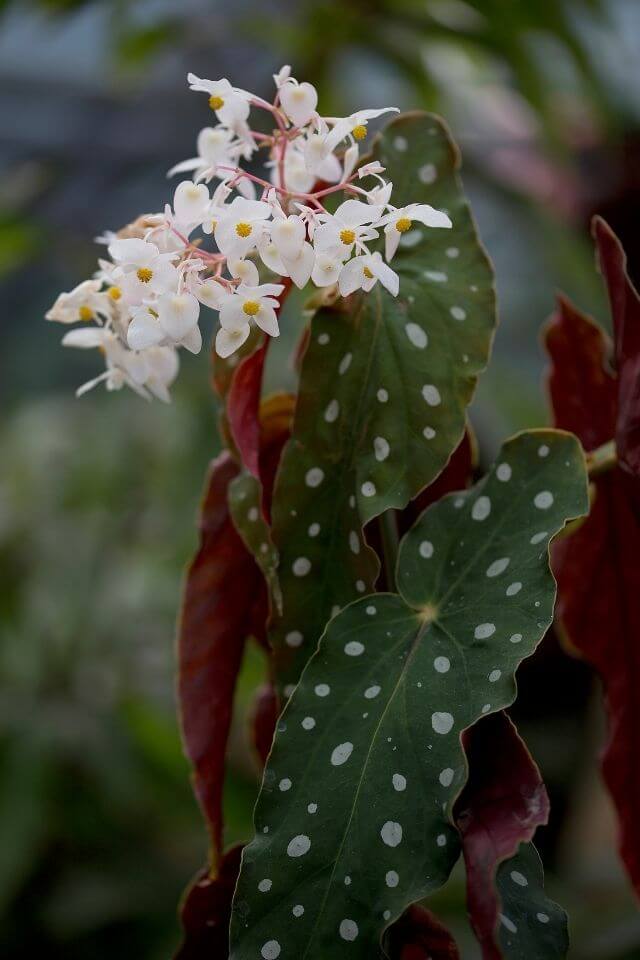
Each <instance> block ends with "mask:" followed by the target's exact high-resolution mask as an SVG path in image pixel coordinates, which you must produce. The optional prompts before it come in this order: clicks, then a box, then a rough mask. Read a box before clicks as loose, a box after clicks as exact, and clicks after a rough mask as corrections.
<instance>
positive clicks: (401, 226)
mask: <svg viewBox="0 0 640 960" xmlns="http://www.w3.org/2000/svg"><path fill="white" fill-rule="evenodd" d="M410 229H411V220H410V219H409V217H400V219H399V220H396V230H397V231H398V233H406V232H407V230H410Z"/></svg>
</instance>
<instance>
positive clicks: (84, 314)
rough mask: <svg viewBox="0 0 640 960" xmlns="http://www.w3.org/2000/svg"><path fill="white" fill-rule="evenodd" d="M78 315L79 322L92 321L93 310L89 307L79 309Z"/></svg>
mask: <svg viewBox="0 0 640 960" xmlns="http://www.w3.org/2000/svg"><path fill="white" fill-rule="evenodd" d="M78 314H79V316H80V319H81V320H93V310H92V309H91V307H80V309H79V310H78Z"/></svg>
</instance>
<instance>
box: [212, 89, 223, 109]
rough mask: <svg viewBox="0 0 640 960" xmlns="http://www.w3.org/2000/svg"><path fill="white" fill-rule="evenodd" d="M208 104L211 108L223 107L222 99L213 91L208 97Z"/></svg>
mask: <svg viewBox="0 0 640 960" xmlns="http://www.w3.org/2000/svg"><path fill="white" fill-rule="evenodd" d="M209 106H210V107H211V109H212V110H221V109H222V107H224V100H223V99H222V97H217V96H216V95H215V93H212V94H211V96H210V97H209Z"/></svg>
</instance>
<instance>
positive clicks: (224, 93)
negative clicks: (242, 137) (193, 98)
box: [187, 73, 251, 134]
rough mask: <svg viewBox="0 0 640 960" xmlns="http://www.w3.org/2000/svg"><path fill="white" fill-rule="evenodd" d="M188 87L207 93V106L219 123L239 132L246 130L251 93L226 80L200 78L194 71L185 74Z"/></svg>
mask: <svg viewBox="0 0 640 960" xmlns="http://www.w3.org/2000/svg"><path fill="white" fill-rule="evenodd" d="M187 80H188V81H189V88H190V89H191V90H197V91H199V92H201V93H208V94H209V106H210V107H211V109H212V110H213V111H215V114H216V116H217V118H218V120H219V121H220V122H221V123H224V124H225V125H226V126H227V127H231V129H232V130H235V131H236V132H239V133H241V134H243V133H245V132H246V123H245V121H246V119H247V117H248V116H249V100H250V99H251V94H250V93H248V92H247V91H246V90H240V89H239V88H238V87H232V86H231V84H230V83H229V81H228V80H226V79H224V78H223V79H222V80H201V79H200V77H196V75H195V74H194V73H190V74H189V75H188V76H187Z"/></svg>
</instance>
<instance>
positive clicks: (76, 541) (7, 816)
mask: <svg viewBox="0 0 640 960" xmlns="http://www.w3.org/2000/svg"><path fill="white" fill-rule="evenodd" d="M283 62H287V63H292V64H293V68H294V74H295V75H296V76H298V77H299V78H300V79H307V80H310V81H312V82H313V83H315V84H317V85H318V87H319V89H320V95H321V109H322V110H323V112H325V113H327V114H333V115H335V114H342V113H346V112H350V111H351V110H353V109H357V108H361V107H370V106H371V107H375V106H386V105H397V106H399V107H401V108H413V107H422V108H426V109H431V110H436V111H437V112H440V113H442V114H443V115H444V116H445V117H446V119H447V120H448V122H449V124H450V125H451V127H452V129H453V131H454V134H455V136H456V138H457V140H458V142H459V143H460V145H461V148H462V151H463V156H464V168H463V174H464V179H465V184H466V187H467V190H468V192H469V194H470V196H471V199H472V202H473V205H474V210H475V213H476V216H477V219H478V221H479V227H480V232H481V236H482V238H483V240H484V242H485V244H486V246H487V248H488V250H489V252H490V254H491V256H492V258H493V260H494V262H495V264H496V270H497V280H498V291H499V297H500V311H501V327H500V330H499V333H498V337H497V340H496V345H495V353H494V359H493V363H492V366H491V369H490V372H489V373H488V374H487V375H486V376H485V377H484V379H483V381H482V383H481V387H480V390H479V393H478V397H477V400H476V402H475V404H474V408H473V412H472V414H473V421H474V425H475V428H476V432H477V433H478V436H479V440H480V444H481V448H482V457H483V460H484V461H486V460H488V459H490V458H491V455H492V454H493V452H494V450H495V448H496V446H497V444H498V443H499V442H500V440H501V439H503V438H504V437H505V436H506V435H508V434H509V433H511V432H513V431H514V430H516V429H519V428H521V427H525V426H531V425H538V424H540V423H543V422H546V420H547V412H546V404H545V400H544V394H543V392H542V390H541V375H542V369H543V363H544V361H543V357H542V353H541V350H540V347H539V343H538V338H539V331H540V327H541V324H542V323H543V321H544V320H545V318H546V317H547V316H548V315H549V313H550V311H551V310H552V308H553V297H554V291H555V290H556V289H557V288H562V289H563V290H565V291H566V292H567V293H569V294H570V295H571V296H573V297H574V298H575V299H576V300H577V302H578V303H579V304H580V305H581V306H582V307H584V308H586V309H587V310H589V311H590V312H592V313H594V314H595V315H596V316H597V317H598V318H599V319H601V321H602V322H603V323H605V324H608V316H607V312H606V308H605V304H604V299H603V293H602V288H601V284H600V281H599V278H598V277H597V276H596V274H595V272H594V269H593V252H592V246H591V243H590V238H589V221H590V218H591V216H592V215H593V213H595V212H600V213H602V214H604V215H605V216H606V217H607V218H608V219H609V221H610V222H611V223H612V225H613V226H614V228H615V229H616V230H618V232H619V233H620V234H621V236H622V238H623V240H624V242H625V243H626V245H627V247H628V250H629V253H630V256H631V263H632V268H633V270H634V271H636V274H635V275H636V276H637V271H638V269H639V267H640V257H639V250H638V247H639V243H640V241H639V239H638V238H639V237H640V232H639V231H638V224H639V223H640V82H639V80H640V72H639V68H638V63H639V62H640V3H638V2H637V0H599V2H597V0H573V2H566V3H565V2H561V0H549V2H546V0H526V2H525V0H486V2H483V0H475V2H471V0H466V2H463V0H420V2H411V0H368V2H355V0H342V2H339V0H336V2H330V0H325V2H320V0H318V2H312V0H306V2H304V0H302V2H301V0H298V2H293V0H291V2H289V0H279V2H277V0H267V2H264V0H262V2H258V0H256V2H252V0H235V2H234V3H233V4H231V3H229V2H213V0H208V2H207V0H164V2H160V0H157V2H145V0H141V2H135V3H126V2H124V0H120V2H117V0H112V2H106V0H105V2H93V3H91V2H87V3H82V2H72V0H66V2H62V0H60V2H58V3H54V2H40V3H37V2H32V3H29V2H26V0H25V2H13V3H11V2H6V0H4V2H2V0H0V170H1V171H2V173H1V177H0V291H1V303H2V311H1V314H0V318H1V319H0V322H1V327H0V336H1V341H0V343H1V352H0V358H1V359H0V363H1V376H0V403H1V410H2V418H1V422H0V464H1V466H0V631H1V634H2V641H1V644H0V914H1V917H2V919H1V920H0V952H1V954H2V957H3V958H5V957H6V958H7V960H9V958H11V960H13V958H18V957H20V958H22V957H25V956H27V955H34V956H43V957H45V956H46V957H47V960H58V958H65V960H76V958H81V957H82V958H85V957H92V958H93V960H103V958H105V960H106V958H107V957H109V958H111V957H112V956H114V954H115V955H117V956H118V957H119V958H122V960H128V958H131V960H134V958H135V960H164V958H167V957H168V956H170V953H171V951H172V949H173V948H174V947H175V945H176V943H177V939H178V936H179V931H178V925H177V921H176V903H177V901H178V898H179V895H180V892H181V890H182V889H183V888H184V886H185V884H186V883H187V881H188V879H189V877H190V876H191V875H192V874H193V873H194V872H195V870H196V869H197V868H198V867H199V866H201V864H202V863H203V861H204V858H205V855H206V842H205V833H204V829H203V826H202V823H201V820H200V817H199V813H198V810H197V808H196V805H195V802H194V800H193V799H192V796H191V792H190V787H189V782H188V768H187V765H186V763H185V761H184V759H183V757H182V754H181V749H180V741H179V736H178V732H177V726H176V720H175V701H174V679H173V674H174V622H175V614H176V609H177V606H178V601H179V589H180V580H181V576H182V571H183V568H184V565H185V563H186V561H187V560H188V558H189V556H190V554H191V552H192V551H193V549H194V545H195V522H194V521H195V514H196V509H197V504H198V499H199V494H200V488H201V484H202V478H203V475H204V469H205V465H206V463H207V461H208V459H209V458H210V456H211V455H212V454H213V453H215V451H216V449H217V446H218V440H217V438H216V411H215V405H214V402H213V400H212V398H211V396H210V393H209V389H208V360H207V356H206V351H203V353H202V355H201V356H199V357H196V358H193V357H190V356H189V355H186V359H185V360H184V363H183V369H182V372H181V376H180V378H179V380H178V382H177V385H176V387H175V390H174V403H173V405H172V406H171V407H168V408H165V407H164V406H162V405H161V404H159V403H155V404H152V405H151V404H145V403H144V402H143V401H141V400H139V399H138V398H137V397H135V396H133V395H132V394H128V395H109V396H108V395H106V394H105V393H103V392H95V393H92V394H90V395H89V396H87V397H85V398H83V399H82V400H80V401H78V400H75V399H74V397H73V390H74V389H75V386H76V385H77V384H78V383H80V382H82V381H84V380H86V379H89V378H90V377H92V376H94V375H96V374H97V373H98V372H99V369H98V367H99V365H98V362H97V360H96V358H95V357H94V356H92V355H91V354H89V353H84V352H80V351H78V352H74V351H65V350H62V349H61V348H60V347H59V343H58V341H59V339H60V336H61V328H60V327H58V326H56V325H53V324H45V323H44V322H43V321H42V316H43V314H44V312H45V311H46V309H47V308H48V307H49V306H50V304H51V302H52V301H53V299H54V298H55V296H56V294H57V292H58V291H59V290H62V289H70V288H71V287H72V286H74V285H75V284H76V283H77V282H78V281H79V280H80V279H82V278H83V277H85V276H87V275H88V274H89V273H90V272H91V271H92V270H93V269H94V264H95V256H96V254H97V249H96V247H95V246H93V244H92V242H91V241H92V238H93V237H94V236H95V235H96V234H98V233H100V232H101V231H102V230H103V229H105V228H112V229H117V228H118V227H119V226H121V225H122V224H123V223H125V222H128V221H130V220H131V219H133V218H134V217H135V216H136V215H137V214H138V213H141V212H147V211H152V210H157V209H161V207H162V205H163V203H164V202H165V200H166V199H169V198H170V191H171V190H172V188H171V187H170V185H169V184H168V183H167V181H166V177H165V172H166V170H167V169H168V168H169V167H170V166H171V165H172V164H173V163H175V162H176V161H178V160H181V159H184V158H186V157H189V156H192V155H193V154H194V152H195V151H194V144H195V137H196V134H197V132H198V130H199V128H200V127H201V126H204V125H206V124H208V123H210V122H211V115H210V113H209V112H208V110H207V108H206V98H204V97H201V96H197V95H194V94H190V93H189V92H188V90H187V84H186V73H187V71H188V70H193V71H194V72H195V73H197V74H199V75H200V76H205V77H210V78H217V77H219V76H228V77H229V78H230V79H231V81H232V82H234V83H237V84H238V85H241V86H243V87H245V88H249V89H251V90H254V91H255V92H256V93H259V94H264V93H266V92H267V91H268V90H269V88H270V83H271V73H272V72H273V71H274V70H276V69H277V68H278V67H279V66H280V65H281V64H282V63H283ZM289 336H291V337H292V338H293V337H294V336H295V331H290V332H289ZM278 356H279V357H281V358H283V357H284V356H285V354H284V352H282V351H280V353H279V354H278ZM269 376H270V380H271V382H272V383H276V382H281V381H282V379H283V378H290V376H291V374H290V373H289V372H288V371H287V370H285V368H284V365H283V361H282V360H281V361H279V362H276V364H275V365H274V366H272V369H271V370H270V373H269ZM262 672H263V664H262V662H261V660H260V656H259V655H258V654H255V655H253V657H252V658H250V660H249V662H248V664H247V667H246V669H245V671H244V674H243V677H242V681H241V689H240V696H239V701H240V703H239V715H241V713H242V710H243V707H244V706H246V703H247V702H248V700H249V699H250V695H251V691H252V689H253V688H254V687H255V685H256V684H257V682H258V681H259V678H260V677H261V675H262ZM521 691H522V693H521V702H520V705H519V707H518V709H517V713H518V716H519V718H520V721H521V726H522V731H523V733H524V734H525V736H526V738H527V740H528V742H529V745H530V748H531V749H532V752H533V753H534V756H535V757H536V759H537V760H538V762H539V763H540V765H541V767H542V769H543V773H544V775H545V778H546V780H547V782H548V784H549V789H550V792H551V794H552V800H553V803H554V814H553V819H552V823H551V825H550V827H549V828H548V829H547V830H546V831H545V832H544V835H543V836H541V837H540V843H541V847H542V851H543V853H544V856H545V860H546V862H547V866H548V870H549V878H548V884H549V888H550V889H551V891H552V893H553V894H554V895H555V896H556V897H557V898H558V899H559V900H560V901H561V902H562V903H563V904H564V905H565V906H566V907H567V908H568V909H569V911H570V913H571V915H572V933H573V939H574V947H573V952H572V954H571V956H572V957H576V958H584V960H590V958H594V960H595V958H602V960H613V958H623V957H624V958H633V957H640V920H639V918H638V915H637V913H636V910H635V907H634V904H633V901H632V898H631V894H630V891H629V887H628V884H627V881H626V879H625V878H624V876H623V874H622V872H621V869H620V866H619V864H618V861H617V857H616V856H615V853H614V852H613V848H614V846H615V824H614V821H613V817H612V813H611V809H610V805H609V801H608V799H607V797H606V796H605V794H604V792H603V790H602V787H601V785H600V783H599V779H598V773H597V766H596V761H595V759H594V756H595V754H596V752H597V750H598V747H599V745H600V743H601V741H602V718H601V715H600V709H599V706H598V692H597V689H596V687H595V684H594V682H593V680H592V678H591V676H590V674H589V672H588V671H587V670H586V668H584V667H582V666H581V665H580V664H577V663H576V662H575V661H572V660H570V659H569V658H568V657H566V656H565V655H564V654H562V653H561V652H560V651H559V649H558V648H557V646H556V645H555V643H554V642H553V641H552V640H551V641H547V642H545V644H544V645H543V648H542V650H541V651H540V652H539V654H538V655H537V656H536V658H535V659H534V661H533V662H532V663H531V664H529V665H528V666H527V667H526V668H525V669H524V670H523V671H521ZM230 767H231V777H230V782H229V787H228V795H227V822H228V835H229V840H230V841H231V840H234V839H239V838H240V839H241V838H246V837H247V836H248V835H249V831H250V816H251V806H252V803H253V799H254V796H255V789H256V787H255V769H254V766H253V762H252V759H251V754H250V750H249V748H248V746H247V741H246V735H245V731H244V727H243V724H242V722H239V723H238V724H237V726H236V730H235V732H234V736H233V742H232V745H231V751H230ZM438 909H439V911H440V913H441V914H442V916H443V917H445V918H446V919H447V920H448V921H449V922H451V923H452V924H453V925H454V926H455V928H456V931H457V933H458V936H459V937H460V941H461V943H462V944H463V955H464V957H465V958H467V957H469V958H473V957H474V956H476V954H475V952H474V947H473V946H472V944H471V942H470V941H469V937H468V931H467V929H466V921H465V919H464V903H463V892H462V883H461V877H460V876H458V875H456V876H455V877H454V879H453V882H452V883H451V884H450V885H449V887H448V888H447V890H446V891H445V892H444V893H443V894H442V895H441V896H440V897H439V899H438Z"/></svg>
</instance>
